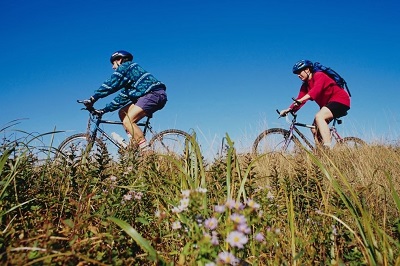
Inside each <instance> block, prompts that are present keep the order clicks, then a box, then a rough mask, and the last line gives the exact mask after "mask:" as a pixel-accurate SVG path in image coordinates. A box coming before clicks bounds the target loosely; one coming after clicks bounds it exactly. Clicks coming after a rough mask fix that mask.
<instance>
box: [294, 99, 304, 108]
mask: <svg viewBox="0 0 400 266" xmlns="http://www.w3.org/2000/svg"><path fill="white" fill-rule="evenodd" d="M302 103H303V101H299V100H297V99H294V98H293V106H300V105H301V104H302Z"/></svg>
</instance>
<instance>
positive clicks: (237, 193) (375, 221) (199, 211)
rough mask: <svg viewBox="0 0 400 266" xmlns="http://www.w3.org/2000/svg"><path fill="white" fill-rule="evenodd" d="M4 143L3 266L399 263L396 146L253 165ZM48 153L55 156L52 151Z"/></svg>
mask: <svg viewBox="0 0 400 266" xmlns="http://www.w3.org/2000/svg"><path fill="white" fill-rule="evenodd" d="M227 139H228V142H227V143H228V146H227V150H226V152H225V153H224V154H223V155H222V156H221V157H219V158H216V159H215V160H213V161H212V162H211V163H206V162H205V161H204V160H203V156H202V151H201V149H200V148H199V147H198V144H197V142H196V140H195V138H193V139H192V146H193V147H194V148H193V150H192V151H191V153H190V154H187V156H184V157H181V158H176V157H173V156H160V155H158V154H151V155H148V156H147V157H137V156H135V155H133V154H130V153H121V154H120V156H119V160H118V162H115V161H114V160H111V158H110V157H109V156H108V154H104V153H98V154H96V155H95V156H94V157H93V158H91V159H92V160H91V162H90V163H88V161H86V162H85V160H81V158H69V160H65V159H60V158H58V159H54V156H52V153H51V152H50V153H48V155H49V156H48V159H47V160H44V161H43V160H41V162H40V163H38V158H36V157H35V155H34V154H32V153H31V149H30V140H29V138H27V139H24V140H23V141H18V142H17V141H15V140H10V139H7V138H4V139H3V140H2V143H0V261H1V264H2V265H209V266H210V265H399V264H400V250H399V246H400V220H399V211H400V198H399V195H398V193H399V191H400V147H398V146H396V145H368V146H365V147H361V148H358V149H339V150H332V151H329V153H328V154H326V153H324V152H315V153H311V152H307V151H303V152H300V153H298V154H294V155H282V154H279V153H274V154H265V155H262V156H259V157H255V156H253V155H251V154H240V153H239V152H237V151H236V149H235V145H234V143H233V142H232V140H230V139H229V136H227ZM49 150H50V148H49Z"/></svg>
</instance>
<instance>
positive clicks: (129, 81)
mask: <svg viewBox="0 0 400 266" xmlns="http://www.w3.org/2000/svg"><path fill="white" fill-rule="evenodd" d="M110 62H111V64H112V68H113V69H114V70H115V71H114V73H113V74H112V75H111V77H110V78H109V79H107V80H106V81H104V83H103V84H102V85H101V86H100V88H98V89H97V90H95V92H94V94H93V95H92V96H91V97H90V98H89V99H88V100H85V101H84V104H85V105H86V107H89V108H90V107H93V104H94V103H95V102H96V101H97V100H98V99H100V98H104V97H107V96H108V95H110V94H113V93H115V92H119V93H118V95H117V96H116V97H115V98H114V99H113V100H112V101H111V102H110V103H109V104H107V105H106V106H105V107H104V108H103V109H100V110H97V112H98V113H99V114H104V113H107V112H112V111H115V110H117V109H120V110H119V118H120V119H121V121H122V123H123V125H124V128H125V130H126V132H127V134H128V136H131V137H132V139H133V141H134V142H136V143H137V144H138V145H139V148H140V149H141V150H144V149H147V148H148V144H147V142H146V139H145V137H144V135H143V132H142V130H141V129H140V128H139V127H138V126H137V125H136V123H137V122H138V121H139V120H141V119H142V118H143V117H145V116H152V115H153V113H154V112H156V111H158V110H160V109H162V108H163V107H164V106H165V104H166V102H167V94H166V92H165V91H166V86H165V85H164V84H163V83H162V82H160V81H159V80H157V79H156V78H155V77H154V76H153V75H152V74H150V73H149V72H147V71H146V70H144V69H143V68H142V67H141V66H140V65H139V64H138V63H136V62H133V55H132V54H131V53H129V52H127V51H123V50H120V51H116V52H115V53H113V54H112V55H111V57H110Z"/></svg>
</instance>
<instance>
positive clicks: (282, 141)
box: [253, 128, 301, 155]
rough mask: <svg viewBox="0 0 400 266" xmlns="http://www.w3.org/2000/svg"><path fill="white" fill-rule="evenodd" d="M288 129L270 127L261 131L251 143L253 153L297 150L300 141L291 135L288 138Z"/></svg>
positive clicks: (293, 151)
mask: <svg viewBox="0 0 400 266" xmlns="http://www.w3.org/2000/svg"><path fill="white" fill-rule="evenodd" d="M288 137H289V131H287V130H284V129H280V128H272V129H268V130H266V131H264V132H263V133H261V134H260V135H259V136H258V137H257V139H256V140H255V142H254V144H253V152H254V153H255V154H258V155H260V154H266V153H271V152H284V153H288V154H291V153H295V152H298V151H299V148H300V146H301V145H300V143H299V141H298V140H297V139H296V138H295V137H293V138H292V139H291V140H288V139H287V138H288Z"/></svg>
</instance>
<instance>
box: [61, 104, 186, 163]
mask: <svg viewBox="0 0 400 266" xmlns="http://www.w3.org/2000/svg"><path fill="white" fill-rule="evenodd" d="M78 103H83V101H81V100H78ZM82 110H86V111H88V112H89V119H88V125H87V131H86V132H83V133H78V134H75V135H72V136H70V137H67V138H66V139H65V140H64V141H63V142H62V143H61V144H60V145H59V146H58V152H59V153H60V154H61V155H62V156H64V157H66V158H81V157H82V155H83V154H86V155H87V158H93V156H94V155H95V154H96V153H97V154H107V153H108V151H107V143H111V144H113V145H115V146H116V147H117V149H120V150H126V149H127V148H128V149H129V142H126V141H125V140H123V139H122V137H120V136H119V135H117V136H115V135H114V136H112V134H108V133H107V132H106V131H105V130H104V129H102V128H101V127H100V125H102V124H109V125H122V122H120V121H111V120H103V119H102V115H101V114H99V113H98V112H96V109H94V108H86V107H85V108H82ZM150 119H151V117H146V118H145V121H144V122H139V123H137V125H138V126H139V127H142V129H143V134H144V135H145V136H146V135H147V134H148V133H149V132H150V133H151V135H152V137H151V139H150V141H149V146H150V149H151V150H152V151H153V152H154V153H157V154H168V155H174V156H183V155H184V154H187V153H188V151H190V147H191V141H190V140H191V138H192V137H191V135H190V134H188V133H186V132H185V131H182V130H179V129H167V130H163V131H161V132H159V133H156V132H155V131H154V130H153V128H152V127H151V124H150ZM113 133H114V132H113Z"/></svg>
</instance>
